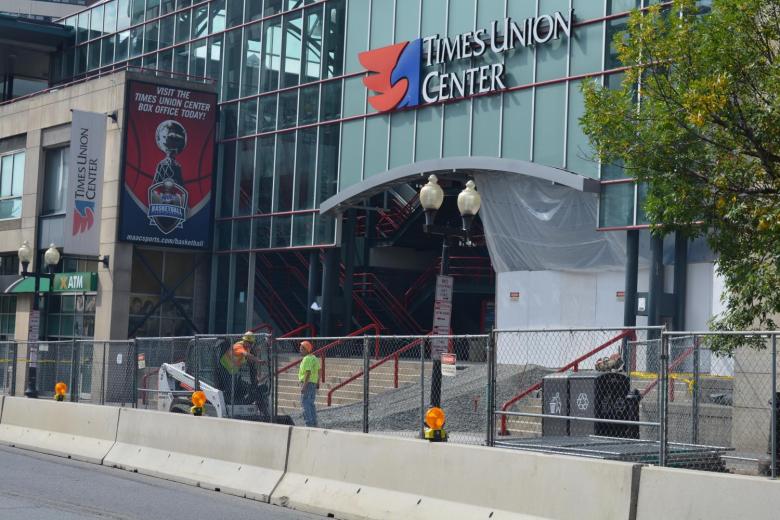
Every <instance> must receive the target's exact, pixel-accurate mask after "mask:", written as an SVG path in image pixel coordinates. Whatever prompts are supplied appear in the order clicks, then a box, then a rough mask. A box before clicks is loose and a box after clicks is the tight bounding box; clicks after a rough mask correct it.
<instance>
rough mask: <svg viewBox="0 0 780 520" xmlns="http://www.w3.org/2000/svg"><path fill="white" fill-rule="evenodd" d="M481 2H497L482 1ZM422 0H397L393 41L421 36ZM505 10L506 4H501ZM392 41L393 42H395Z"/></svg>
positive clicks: (502, 9)
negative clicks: (419, 27) (418, 25)
mask: <svg viewBox="0 0 780 520" xmlns="http://www.w3.org/2000/svg"><path fill="white" fill-rule="evenodd" d="M480 3H481V4H487V3H495V2H480ZM419 12H420V0H396V8H395V39H394V40H393V42H403V41H408V40H413V39H415V38H419V36H420V35H419V33H418V32H417V24H418V22H419V18H420V14H419ZM501 12H502V13H503V12H504V6H503V5H502V6H501ZM393 42H391V43H393Z"/></svg>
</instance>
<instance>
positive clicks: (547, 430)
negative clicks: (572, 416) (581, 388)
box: [542, 373, 569, 437]
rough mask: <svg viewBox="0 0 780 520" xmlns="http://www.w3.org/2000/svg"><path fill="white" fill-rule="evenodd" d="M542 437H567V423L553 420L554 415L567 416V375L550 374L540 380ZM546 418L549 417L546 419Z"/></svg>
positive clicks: (562, 420) (561, 420)
mask: <svg viewBox="0 0 780 520" xmlns="http://www.w3.org/2000/svg"><path fill="white" fill-rule="evenodd" d="M542 413H543V414H544V415H545V417H544V418H543V419H542V435H543V436H544V437H550V436H560V435H569V421H568V420H566V419H553V418H552V416H554V415H562V416H567V415H569V374H568V373H562V374H550V375H548V376H545V377H544V379H543V380H542ZM547 416H550V418H548V417H547Z"/></svg>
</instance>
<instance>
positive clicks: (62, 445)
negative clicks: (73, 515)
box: [0, 396, 119, 464]
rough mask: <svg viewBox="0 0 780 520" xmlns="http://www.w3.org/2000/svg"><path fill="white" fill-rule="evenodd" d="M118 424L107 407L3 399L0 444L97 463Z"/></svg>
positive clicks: (115, 412)
mask: <svg viewBox="0 0 780 520" xmlns="http://www.w3.org/2000/svg"><path fill="white" fill-rule="evenodd" d="M118 422H119V409H118V408H114V407H110V406H95V405H89V404H75V403H58V402H56V401H53V400H49V399H28V398H25V397H8V396H6V397H5V399H3V408H2V417H1V418H0V443H3V444H7V445H10V446H15V447H17V448H23V449H28V450H32V451H38V452H41V453H49V454H52V455H59V456H62V457H68V458H73V459H76V460H82V461H86V462H93V463H96V464H100V463H101V462H102V460H103V457H105V456H106V454H107V453H108V450H109V449H111V446H112V445H113V444H114V440H115V438H116V429H117V423H118Z"/></svg>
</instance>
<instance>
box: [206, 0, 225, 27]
mask: <svg viewBox="0 0 780 520" xmlns="http://www.w3.org/2000/svg"><path fill="white" fill-rule="evenodd" d="M225 14H226V13H225V0H214V1H213V2H211V4H210V10H209V20H210V21H209V34H213V33H215V32H220V31H224V30H225Z"/></svg>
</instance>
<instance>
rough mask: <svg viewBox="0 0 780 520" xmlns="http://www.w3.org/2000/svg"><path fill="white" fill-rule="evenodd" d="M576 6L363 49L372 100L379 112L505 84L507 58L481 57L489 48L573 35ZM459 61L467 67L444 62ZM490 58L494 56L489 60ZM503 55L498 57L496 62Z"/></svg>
mask: <svg viewBox="0 0 780 520" xmlns="http://www.w3.org/2000/svg"><path fill="white" fill-rule="evenodd" d="M572 18H573V10H570V11H569V13H568V17H567V16H564V15H563V14H562V13H561V12H554V13H552V14H542V15H540V16H534V17H530V18H526V19H524V20H513V19H512V18H510V17H507V18H504V19H503V20H500V21H499V20H496V21H494V22H493V23H492V24H491V25H490V28H482V29H477V30H474V31H469V32H466V33H463V34H459V35H457V36H454V37H447V36H439V35H436V36H428V37H425V38H418V39H416V40H412V41H406V42H400V43H396V44H394V45H389V46H387V47H381V48H378V49H372V50H369V51H365V52H361V53H360V54H358V60H359V61H360V63H361V65H363V67H364V68H365V69H366V71H368V72H369V74H368V75H367V76H365V77H364V78H363V84H364V85H365V86H366V88H368V89H369V90H372V91H374V92H376V95H373V96H369V97H368V103H369V104H370V105H371V106H372V107H373V108H374V109H375V110H376V111H378V112H387V111H391V110H396V109H399V108H407V107H415V106H418V105H421V104H428V103H436V102H442V101H447V100H450V99H462V98H469V97H473V96H477V95H484V94H488V93H490V92H499V91H502V90H506V89H507V88H508V87H511V85H507V82H506V81H507V76H506V69H505V65H504V63H503V60H486V62H485V63H479V62H478V61H476V60H478V59H479V58H481V57H482V56H484V55H485V54H486V53H488V52H490V53H492V54H493V55H494V56H496V57H500V55H501V54H504V53H508V52H511V51H514V50H517V51H520V50H521V49H523V48H532V47H536V46H538V45H543V44H546V43H548V42H550V41H554V40H558V39H560V38H561V37H563V36H566V37H567V38H569V37H571V30H572ZM457 61H464V62H467V63H468V65H467V66H466V67H462V68H459V69H457V70H456V71H454V72H449V71H448V72H444V69H443V67H442V65H446V64H450V63H453V62H457ZM488 61H490V62H488ZM497 61H498V62H497Z"/></svg>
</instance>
